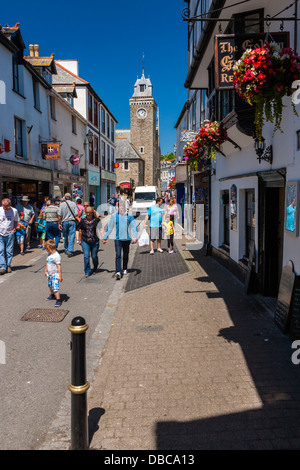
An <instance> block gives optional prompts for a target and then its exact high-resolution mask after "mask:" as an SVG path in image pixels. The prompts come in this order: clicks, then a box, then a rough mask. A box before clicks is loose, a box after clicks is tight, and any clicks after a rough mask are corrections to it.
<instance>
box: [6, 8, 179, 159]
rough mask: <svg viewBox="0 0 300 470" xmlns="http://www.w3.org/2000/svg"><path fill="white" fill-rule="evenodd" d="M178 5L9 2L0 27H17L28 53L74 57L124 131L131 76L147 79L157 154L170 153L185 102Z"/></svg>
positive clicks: (128, 125) (130, 91)
mask: <svg viewBox="0 0 300 470" xmlns="http://www.w3.org/2000/svg"><path fill="white" fill-rule="evenodd" d="M185 7H186V3H185V2H184V1H183V0H147V1H145V0H130V1H126V0H111V1H109V0H99V1H95V0H90V1H89V2H82V1H79V0H73V1H72V2H70V1H68V2H67V1H65V0H59V1H58V0H52V2H50V3H49V2H41V1H36V0H27V1H26V2H24V0H15V1H14V2H8V1H6V2H4V1H3V2H2V5H1V13H0V24H1V25H2V26H4V25H5V24H8V25H10V26H12V25H14V24H16V23H17V22H18V23H20V30H21V33H22V36H23V40H24V42H25V45H26V50H27V53H28V45H29V44H39V46H40V55H41V56H48V55H50V54H51V53H52V52H53V53H54V57H55V58H56V59H78V60H79V75H80V76H81V77H82V78H84V79H85V80H87V81H89V82H90V83H91V85H92V86H93V88H94V89H95V91H96V92H97V93H98V95H99V96H100V98H101V99H102V100H103V101H104V102H105V104H106V105H107V106H108V108H109V109H110V110H111V112H112V113H113V115H114V116H115V117H116V119H117V120H118V126H117V127H118V128H129V127H130V115H129V99H130V98H131V96H132V94H133V86H134V83H135V81H136V78H137V76H141V74H142V56H143V53H144V54H145V62H144V63H145V76H146V77H148V76H150V80H151V82H152V85H153V96H154V99H155V101H156V103H157V105H158V107H159V117H160V123H159V124H160V126H159V127H160V144H161V153H162V154H167V153H169V152H172V151H173V145H174V144H175V141H176V133H175V129H174V125H175V123H176V121H177V118H178V116H179V114H180V112H181V109H182V107H183V105H184V103H185V101H186V98H187V90H186V89H185V88H184V82H185V78H186V75H187V23H186V22H184V21H183V20H182V17H181V11H182V10H183V8H185Z"/></svg>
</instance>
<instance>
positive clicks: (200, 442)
mask: <svg viewBox="0 0 300 470" xmlns="http://www.w3.org/2000/svg"><path fill="white" fill-rule="evenodd" d="M184 242H185V241H184V239H183V240H178V241H177V244H178V248H180V252H181V253H182V256H183V258H184V264H186V268H185V269H184V270H183V271H180V270H182V267H181V264H180V263H181V262H182V260H180V261H179V262H178V263H179V265H180V267H179V268H178V269H179V273H178V275H176V277H172V275H173V274H174V272H175V271H173V269H174V266H172V265H171V264H170V269H171V272H169V275H167V276H165V275H161V274H160V275H158V274H157V273H156V266H157V271H159V267H160V265H161V263H162V262H163V260H164V258H165V262H166V263H168V262H170V263H172V262H173V261H174V260H175V257H174V259H173V261H172V260H171V256H172V255H168V253H162V254H160V255H159V254H155V255H154V256H151V257H150V256H149V255H146V254H143V250H142V249H137V252H136V255H135V258H134V264H133V265H132V268H131V269H132V271H131V274H130V275H129V277H128V287H126V288H125V291H123V294H121V296H120V299H119V302H118V306H117V308H116V311H115V314H114V320H113V325H112V326H111V330H110V335H109V338H108V340H107V341H106V343H105V346H104V349H103V351H102V355H101V358H100V362H99V366H98V367H97V369H96V371H95V377H94V381H93V383H92V386H91V389H90V390H89V393H88V406H89V431H90V447H91V448H93V449H101V450H198V449H208V450H210V449H219V450H222V449H299V448H300V429H299V422H300V397H299V389H300V365H298V366H297V365H294V364H293V363H292V361H291V355H292V352H293V350H292V349H291V341H290V339H289V338H288V337H287V336H285V335H283V334H282V333H281V332H280V331H279V329H278V328H277V327H276V325H274V322H273V319H272V316H271V314H270V312H269V311H268V310H266V309H265V307H264V306H263V305H261V304H259V303H258V302H257V301H256V300H255V298H254V297H252V296H246V295H245V293H244V289H243V286H242V285H241V284H240V282H239V281H238V280H237V279H236V278H235V277H234V276H232V275H231V274H230V273H229V272H228V271H227V270H226V269H225V268H224V267H222V266H221V265H220V264H218V263H217V262H216V261H215V260H213V259H212V258H210V257H206V256H204V255H203V253H200V254H199V252H189V251H185V244H184ZM145 251H146V250H145ZM176 256H177V257H178V258H177V259H179V257H180V254H179V253H177V255H176ZM168 257H169V258H168ZM150 263H151V264H150ZM156 263H157V264H156ZM150 267H151V269H152V273H153V270H154V272H155V273H156V279H157V281H162V280H163V281H162V282H155V281H153V282H154V283H151V284H149V285H147V286H146V287H143V288H140V287H142V282H141V284H139V282H140V281H139V280H138V276H134V274H136V272H137V271H134V270H139V271H140V278H143V279H145V278H146V277H147V276H146V274H145V273H143V271H144V270H145V272H146V271H147V270H150ZM131 276H132V277H131ZM153 279H154V278H152V280H153ZM134 281H135V282H134Z"/></svg>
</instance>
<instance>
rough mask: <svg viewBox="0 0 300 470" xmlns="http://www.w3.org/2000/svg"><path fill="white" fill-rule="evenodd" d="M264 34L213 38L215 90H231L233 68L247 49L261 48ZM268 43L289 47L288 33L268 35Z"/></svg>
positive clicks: (222, 35) (223, 35)
mask: <svg viewBox="0 0 300 470" xmlns="http://www.w3.org/2000/svg"><path fill="white" fill-rule="evenodd" d="M265 39H266V33H253V34H221V35H217V36H215V72H216V89H217V90H233V78H234V75H233V66H234V64H235V62H236V61H237V60H239V59H240V58H241V57H242V55H243V53H244V52H245V51H246V50H247V49H255V48H257V47H262V46H263V45H264V42H265ZM270 41H275V42H277V43H278V44H279V45H280V47H289V44H290V37H289V32H288V31H287V32H280V33H270Z"/></svg>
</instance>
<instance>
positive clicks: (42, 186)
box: [0, 25, 53, 205]
mask: <svg viewBox="0 0 300 470" xmlns="http://www.w3.org/2000/svg"><path fill="white" fill-rule="evenodd" d="M24 49H25V44H24V42H23V39H22V36H21V33H20V30H19V27H18V25H16V26H15V27H5V28H2V29H1V31H0V63H1V68H0V83H1V88H2V93H1V96H2V101H1V104H0V199H2V198H4V197H9V198H10V199H11V200H12V202H13V204H14V205H15V204H16V203H17V200H18V199H20V198H21V197H22V196H23V195H24V194H26V195H28V196H30V198H31V199H32V200H36V201H38V200H39V199H40V198H42V197H43V194H49V193H50V191H51V188H53V172H52V166H51V162H49V161H46V160H43V159H42V154H41V144H40V142H41V140H43V139H44V140H50V139H51V128H50V127H49V113H48V102H49V94H50V92H51V84H49V83H48V82H47V80H45V78H43V77H42V76H41V74H39V73H38V72H37V71H36V70H35V69H34V68H33V67H32V66H31V65H30V64H29V63H28V62H26V61H24V60H23V53H24Z"/></svg>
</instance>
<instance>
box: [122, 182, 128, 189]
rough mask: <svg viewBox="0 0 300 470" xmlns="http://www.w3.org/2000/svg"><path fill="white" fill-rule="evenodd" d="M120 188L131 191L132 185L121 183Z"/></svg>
mask: <svg viewBox="0 0 300 470" xmlns="http://www.w3.org/2000/svg"><path fill="white" fill-rule="evenodd" d="M120 186H121V188H124V189H131V184H130V183H127V182H125V183H120Z"/></svg>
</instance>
